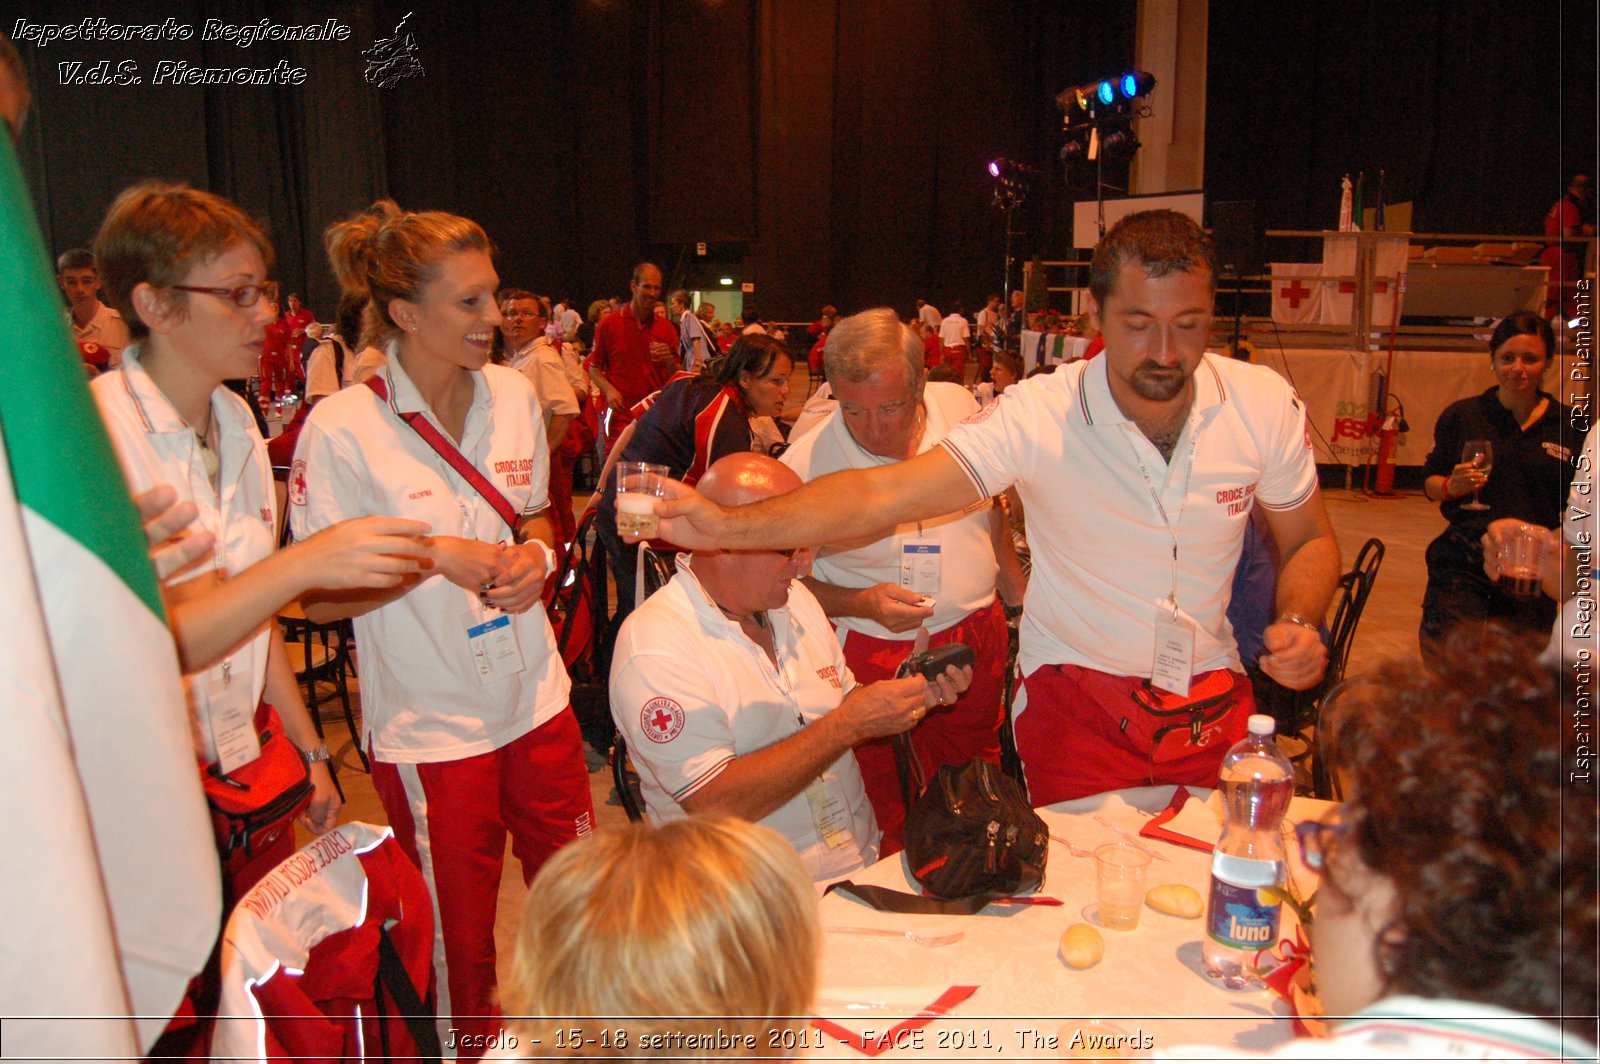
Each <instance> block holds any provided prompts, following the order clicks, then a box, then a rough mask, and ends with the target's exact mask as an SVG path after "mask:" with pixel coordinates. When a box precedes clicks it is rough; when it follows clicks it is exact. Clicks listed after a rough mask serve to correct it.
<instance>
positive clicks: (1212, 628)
mask: <svg viewBox="0 0 1600 1064" xmlns="http://www.w3.org/2000/svg"><path fill="white" fill-rule="evenodd" d="M1107 365H1108V362H1107V360H1106V359H1105V358H1097V359H1094V360H1092V361H1089V362H1074V363H1071V364H1069V365H1066V366H1063V367H1062V368H1061V369H1059V370H1057V371H1056V372H1055V373H1052V374H1049V375H1047V376H1042V377H1034V378H1032V379H1030V380H1026V381H1023V382H1021V383H1019V384H1016V385H1013V386H1012V387H1010V388H1007V389H1006V391H1005V394H1004V395H1002V396H1000V398H999V399H998V400H997V401H996V402H994V403H992V404H990V405H989V406H986V407H984V408H983V409H982V410H980V411H979V412H978V413H977V414H975V415H973V416H972V417H970V418H968V419H967V421H966V422H965V423H963V424H961V425H959V426H957V427H956V428H955V429H954V430H953V431H952V432H951V433H950V435H949V437H948V438H947V439H946V440H945V441H944V444H943V446H944V447H945V449H946V450H948V451H949V452H950V454H951V455H952V456H954V457H955V459H956V460H957V461H958V462H960V463H961V465H962V466H963V468H965V470H966V471H967V474H968V475H969V476H970V477H971V478H972V482H973V484H974V485H976V487H977V489H978V490H979V491H980V492H982V493H983V495H985V496H990V495H994V494H995V493H997V492H1000V491H1003V490H1005V488H1006V487H1008V486H1010V485H1012V484H1015V485H1016V486H1017V489H1018V491H1019V492H1020V494H1021V496H1022V502H1023V505H1024V506H1025V507H1026V508H1027V513H1028V529H1029V532H1030V534H1029V536H1028V542H1029V545H1030V546H1031V547H1032V548H1033V576H1032V579H1030V580H1029V582H1028V595H1027V603H1026V607H1027V608H1026V609H1025V610H1024V612H1023V618H1022V630H1021V642H1022V651H1021V661H1022V667H1023V671H1024V674H1026V673H1030V672H1032V671H1033V670H1034V669H1037V668H1038V667H1040V666H1041V665H1049V664H1076V665H1083V666H1087V667H1089V668H1093V669H1098V670H1100V671H1102V672H1107V673H1111V674H1113V675H1118V676H1136V677H1149V676H1150V674H1151V671H1152V669H1153V667H1154V658H1155V622H1156V617H1157V611H1158V610H1160V609H1161V608H1162V604H1163V603H1165V602H1166V601H1167V596H1168V594H1169V593H1171V592H1173V591H1174V590H1176V594H1177V601H1178V609H1179V611H1180V613H1181V614H1182V615H1183V616H1185V617H1187V618H1188V619H1189V621H1190V622H1191V623H1192V624H1193V625H1194V628H1195V660H1194V668H1195V672H1196V673H1200V672H1203V671H1206V670H1209V669H1219V668H1224V667H1226V668H1233V669H1237V668H1239V655H1238V650H1237V648H1236V646H1235V644H1234V639H1233V631H1232V629H1231V628H1230V627H1229V625H1228V619H1227V606H1228V594H1229V587H1230V585H1231V582H1232V580H1233V571H1234V569H1235V568H1236V567H1237V565H1238V561H1239V551H1240V548H1241V545H1242V543H1243V540H1244V526H1245V524H1246V523H1247V522H1248V521H1249V518H1250V506H1251V503H1252V501H1254V502H1255V503H1258V504H1260V505H1261V506H1264V507H1266V508H1267V509H1269V510H1288V509H1293V508H1294V507H1296V506H1299V505H1301V504H1302V503H1304V502H1305V501H1306V500H1307V499H1309V498H1310V497H1311V495H1312V493H1313V492H1314V491H1315V490H1316V486H1317V467H1316V464H1315V462H1314V460H1313V458H1312V453H1311V442H1310V435H1309V433H1308V431H1307V429H1306V417H1305V409H1304V406H1303V404H1302V403H1301V402H1300V399H1299V397H1298V396H1296V395H1295V394H1294V392H1293V390H1291V389H1290V387H1289V386H1288V384H1287V383H1285V382H1284V380H1283V378H1281V377H1279V376H1278V375H1277V374H1276V373H1274V372H1273V371H1272V370H1270V369H1268V368H1266V367H1265V366H1253V365H1249V364H1247V363H1243V362H1235V361H1233V360H1232V359H1226V358H1219V357H1217V356H1215V355H1206V356H1205V358H1204V360H1203V361H1202V362H1201V364H1200V365H1199V367H1197V368H1196V370H1195V374H1194V384H1195V398H1194V404H1193V406H1192V407H1191V408H1190V412H1189V420H1188V423H1187V425H1186V427H1185V428H1184V430H1183V435H1182V436H1181V437H1180V438H1179V440H1178V445H1177V448H1176V450H1174V452H1173V456H1172V465H1171V467H1170V468H1169V467H1168V465H1167V463H1166V462H1164V461H1163V460H1162V458H1161V454H1160V452H1159V451H1157V450H1156V448H1155V445H1154V444H1152V443H1151V442H1150V441H1149V440H1148V439H1146V438H1145V436H1144V433H1142V432H1141V431H1140V430H1139V427H1138V426H1137V425H1135V424H1134V423H1133V421H1132V420H1131V419H1130V418H1128V417H1127V416H1126V415H1124V414H1123V413H1122V411H1121V409H1120V408H1119V407H1118V406H1117V404H1116V401H1115V400H1114V399H1113V398H1112V396H1111V389H1110V385H1109V383H1108V381H1107V379H1106V366H1107ZM1141 470H1142V471H1141ZM1153 492H1154V493H1159V496H1160V499H1161V503H1162V506H1163V507H1164V508H1165V510H1166V514H1167V517H1168V518H1170V520H1171V526H1172V527H1173V528H1174V529H1175V531H1176V536H1177V560H1176V565H1174V562H1173V535H1174V533H1173V531H1169V523H1168V520H1166V519H1164V518H1163V517H1162V514H1161V511H1160V510H1158V508H1157V506H1156V502H1155V498H1154V497H1153V494H1152V493H1153ZM1174 569H1175V570H1176V588H1175V589H1174V583H1173V581H1174ZM1169 615H1170V611H1169Z"/></svg>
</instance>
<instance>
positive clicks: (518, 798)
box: [372, 709, 594, 1057]
mask: <svg viewBox="0 0 1600 1064" xmlns="http://www.w3.org/2000/svg"><path fill="white" fill-rule="evenodd" d="M372 784H373V787H374V788H375V789H376V790H377V792H378V799H379V800H380V801H381V802H382V803H383V809H384V812H385V813H386V814H388V817H389V824H390V826H391V827H393V828H394V834H395V838H396V839H397V840H399V842H400V845H401V847H402V848H403V849H404V850H405V852H406V854H407V856H409V857H410V858H411V859H412V860H413V861H415V862H416V864H417V867H418V868H419V869H421V870H422V876H423V878H424V879H426V880H427V881H428V892H429V893H430V894H432V895H433V907H434V914H435V916H436V919H435V921H434V926H435V930H434V948H433V966H434V971H435V974H436V976H437V980H438V988H439V1037H440V1039H441V1040H443V1039H444V1038H445V1037H446V1034H447V1032H448V1031H449V1029H450V1028H451V1027H454V1028H456V1029H457V1030H458V1031H459V1032H460V1033H461V1034H470V1035H489V1034H494V1033H496V1032H498V1030H499V1024H498V1023H496V1022H495V1018H496V1017H497V1016H498V1015H499V1006H498V1004H497V998H498V995H497V993H496V985H495V947H494V919H495V902H496V900H497V899H498V897H499V894H500V872H501V868H502V866H503V864H504V862H505V849H506V834H507V832H508V831H509V832H510V835H511V852H512V853H514V854H516V857H517V860H518V861H519V862H521V864H522V881H523V882H524V883H527V882H528V881H529V880H531V879H533V875H534V873H535V872H537V871H538V870H539V867H540V866H541V865H543V864H544V862H545V861H546V860H548V859H549V857H550V855H551V854H553V853H555V852H556V850H557V849H559V848H560V847H561V846H562V845H564V844H565V843H568V842H571V841H572V840H573V839H576V838H579V837H581V836H583V835H587V834H589V833H590V832H591V831H592V830H594V805H593V803H592V802H591V801H590V798H589V773H588V771H587V769H585V767H584V762H583V749H582V746H581V740H580V738H579V735H578V722H577V719H576V718H574V717H573V715H572V711H571V710H570V709H568V710H564V711H562V713H561V714H560V715H559V716H556V717H554V718H553V719H551V720H549V721H547V722H546V723H544V724H542V725H540V726H539V727H538V728H535V729H533V730H532V731H530V732H528V733H527V734H526V735H523V736H521V737H520V738H517V739H514V740H512V741H511V742H509V743H507V744H506V745H505V746H502V747H500V748H499V749H498V750H491V751H489V752H488V753H485V754H478V755H476V756H473V757H465V758H462V759H460V760H458V761H435V762H430V763H426V764H420V765H397V764H391V763H388V762H383V761H379V760H378V759H377V758H376V756H374V757H373V759H372ZM463 1041H469V1040H463ZM461 1055H462V1056H463V1057H466V1056H469V1055H470V1056H478V1055H481V1051H475V1052H471V1053H468V1052H462V1054H461Z"/></svg>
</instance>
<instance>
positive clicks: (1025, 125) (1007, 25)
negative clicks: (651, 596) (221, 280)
mask: <svg viewBox="0 0 1600 1064" xmlns="http://www.w3.org/2000/svg"><path fill="white" fill-rule="evenodd" d="M407 11H413V12H414V14H413V17H412V24H413V28H414V32H415V34H416V37H417V40H418V47H419V51H418V59H419V61H420V62H421V64H422V66H423V68H424V70H425V71H426V74H425V76H424V77H420V78H413V79H409V80H406V81H402V82H401V83H399V85H398V86H397V87H395V88H394V89H392V90H380V89H377V88H375V87H373V86H371V85H369V84H367V83H366V81H365V80H364V78H363V62H362V59H361V57H360V51H361V50H362V49H363V48H366V47H367V46H369V45H370V44H371V43H372V41H373V40H374V38H375V37H376V36H380V35H387V34H388V33H389V32H390V31H391V29H392V27H393V26H394V25H395V23H397V22H398V21H399V19H400V18H401V16H403V15H404V14H405V13H406V12H407ZM1135 12H1136V7H1135V0H1109V2H1104V3H1095V4H1087V3H1067V2H1059V3H1038V2H1036V0H950V2H946V3H939V4H931V3H928V2H926V0H873V2H862V0H527V2H522V3H514V4H513V3H504V4H470V3H456V4H448V5H447V4H442V3H434V2H430V0H417V2H415V3H408V2H404V0H333V2H319V0H272V2H269V0H229V2H226V3H223V2H220V0H117V2H105V3H101V4H99V5H96V7H95V10H93V11H88V10H86V9H85V10H80V9H78V8H75V7H73V8H66V7H63V6H62V5H60V4H59V3H49V2H45V0H8V3H7V4H6V5H5V19H4V26H3V28H4V29H5V30H6V31H7V32H10V31H11V30H13V28H14V26H15V22H16V20H17V19H30V20H33V21H36V22H49V21H60V20H62V19H66V18H70V19H79V18H82V17H84V16H85V15H90V14H92V15H104V16H105V17H108V18H112V19H115V20H118V21H124V22H147V21H148V22H159V21H161V20H163V19H166V18H169V17H170V18H174V19H176V20H177V21H179V22H183V23H188V24H191V25H194V26H195V27H196V28H197V29H198V28H199V27H201V26H202V24H203V23H204V20H205V19H207V18H220V19H224V20H225V21H228V22H230V23H246V22H255V21H258V20H259V19H261V18H270V19H272V20H274V21H277V22H283V23H305V22H312V21H320V20H322V19H325V18H330V17H331V18H337V19H340V20H341V21H343V22H344V23H346V24H347V25H349V26H350V27H351V30H352V36H351V40H349V41H347V42H343V43H295V44H284V43H273V42H261V43H257V44H255V45H253V46H252V47H251V48H249V49H241V48H238V47H237V46H235V45H232V44H227V43H221V42H210V43H204V42H201V41H199V40H198V39H197V38H196V39H193V40H190V41H187V42H165V43H159V44H120V43H119V44H106V43H97V44H89V45H85V44H81V43H63V42H56V43H54V44H52V45H50V46H49V47H48V48H43V49H41V48H39V47H38V46H37V45H34V44H29V43H22V44H21V45H20V48H21V51H22V53H23V56H24V58H25V60H26V61H27V63H28V65H29V69H30V72H31V74H32V77H33V80H34V85H35V97H36V104H35V110H34V114H33V119H32V121H31V123H30V126H29V128H28V131H27V134H26V137H25V140H24V144H23V157H24V161H25V165H26V167H27V169H28V173H29V177H30V180H31V181H32V183H33V187H34V190H35V195H36V199H37V202H38V205H39V211H40V216H41V221H42V223H43V225H44V228H45V232H46V235H47V238H48V239H49V241H50V242H51V244H52V246H53V247H55V248H57V249H62V248H66V247H69V246H72V245H75V244H82V243H86V242H88V240H89V239H90V238H91V237H92V235H93V232H94V229H95V227H96V225H97V223H98V220H99V218H100V216H101V214H102V213H103V212H104V210H105V208H106V206H107V204H108V203H109V202H110V200H111V198H112V197H113V196H114V195H115V193H116V191H117V190H118V189H120V188H122V187H124V186H125V185H127V184H128V183H130V182H132V181H134V180H136V179H138V178H142V177H161V178H169V179H174V180H183V181H189V182H192V183H195V184H197V185H201V186H204V187H208V188H212V189H215V190H216V191H218V192H220V193H222V194H224V195H227V196H230V197H232V198H234V199H236V200H238V201H239V202H240V203H241V204H243V205H244V206H246V207H247V208H248V209H250V210H251V211H253V212H255V213H256V214H258V215H260V216H261V217H262V218H264V219H265V220H266V221H267V222H268V223H269V224H270V226H271V228H272V232H273V236H274V239H275V241H276V243H277V247H278V258H279V266H278V269H277V272H278V274H279V276H280V277H282V279H283V280H284V281H285V282H286V284H288V285H289V286H290V287H291V288H292V289H295V290H299V291H303V292H305V293H306V295H307V296H308V301H309V303H310V305H311V306H312V307H313V308H315V309H316V310H318V311H319V312H320V313H322V314H325V315H327V314H331V311H332V307H333V304H334V297H335V293H334V290H333V281H332V278H331V276H330V275H329V273H328V269H327V265H326V262H325V261H324V258H323V255H322V250H321V233H322V230H323V228H324V227H325V226H326V225H327V224H328V223H329V222H330V221H332V220H334V219H335V218H338V217H340V216H341V215H343V214H345V213H348V212H350V211H352V210H355V209H358V208H360V207H362V206H364V205H365V204H366V203H368V202H370V201H371V200H372V199H374V198H376V197H378V196H381V195H389V196H393V197H394V198H395V199H397V200H398V201H399V202H400V203H401V204H402V205H403V206H406V207H409V208H439V209H445V210H452V211H458V212H460V213H463V214H467V215H469V216H471V217H473V218H475V219H477V220H478V221H480V222H482V223H483V225H484V227H485V228H486V229H487V230H488V231H489V233H490V235H491V236H492V237H493V238H494V240H495V242H496V243H497V245H498V246H499V248H500V259H499V267H500V272H501V274H502V277H503V278H504V279H505V281H506V282H507V283H515V284H518V285H522V286H531V287H535V288H540V289H547V290H550V291H551V292H552V294H555V295H557V296H560V295H564V294H565V295H572V296H575V297H577V298H578V299H579V300H580V301H587V300H589V299H591V298H595V297H597V296H601V295H608V294H620V293H622V292H624V291H625V290H626V284H627V276H628V268H629V266H630V265H631V264H632V263H633V262H634V261H636V260H638V259H639V258H643V257H649V258H653V259H655V260H656V261H657V262H659V263H660V265H661V266H662V268H663V270H664V271H665V272H666V274H667V280H668V283H669V284H678V283H684V284H688V285H690V286H700V285H704V284H707V283H708V282H714V281H715V278H716V277H717V276H720V275H728V274H732V275H736V276H738V277H739V278H740V279H741V280H748V281H752V282H753V283H754V284H755V286H756V288H755V293H754V294H753V295H752V296H750V297H749V301H748V302H749V305H750V306H751V307H754V308H756V309H758V310H759V311H760V312H761V313H762V314H763V315H766V316H769V317H776V318H779V319H790V320H803V319H809V318H810V317H812V316H813V315H814V314H815V312H816V309H817V307H818V306H819V305H820V304H821V303H823V302H833V303H836V304H838V305H839V306H840V307H841V308H842V309H846V310H853V309H858V308H861V307H865V306H871V305H876V304H881V303H889V304H892V305H894V306H896V307H898V308H900V309H901V310H902V311H903V312H909V310H910V308H911V306H912V301H913V300H914V299H916V298H917V297H923V298H927V299H929V300H931V301H932V302H934V303H935V304H937V305H939V306H940V307H941V308H948V307H949V306H950V305H951V304H952V303H953V302H954V301H955V300H957V299H963V300H965V301H966V302H967V303H968V306H969V309H973V308H974V307H975V305H976V303H977V302H978V301H980V300H981V299H982V298H983V296H984V295H985V294H986V293H987V292H988V291H990V290H996V289H998V288H999V287H1000V285H1001V280H1002V278H1001V270H1002V263H1003V243H1004V222H1003V218H1002V216H1001V214H1000V212H999V211H997V210H995V209H993V208H992V207H991V206H990V202H989V201H990V187H989V179H988V177H987V175H986V174H985V172H984V164H985V163H986V162H987V161H988V160H989V159H991V158H994V157H995V156H1008V157H1011V158H1015V159H1018V160H1021V161H1023V162H1026V163H1031V164H1034V165H1037V166H1039V167H1040V169H1041V177H1040V180H1039V182H1038V186H1037V187H1036V189H1035V190H1034V192H1033V194H1032V196H1031V197H1030V198H1029V200H1028V201H1027V203H1026V204H1025V205H1024V206H1023V208H1022V209H1021V210H1020V211H1019V214H1018V228H1019V229H1020V230H1021V232H1022V236H1021V238H1020V239H1019V241H1018V244H1017V248H1016V251H1017V254H1018V257H1019V258H1020V257H1025V256H1027V255H1029V254H1032V253H1034V252H1042V253H1044V254H1046V255H1047V256H1061V255H1063V254H1065V253H1066V252H1067V251H1068V244H1069V238H1070V229H1071V204H1072V200H1073V199H1074V198H1076V197H1077V195H1078V193H1075V192H1073V191H1071V190H1069V189H1068V188H1067V186H1066V183H1065V181H1064V180H1063V176H1062V173H1061V169H1060V165H1059V163H1058V162H1057V160H1056V153H1057V150H1058V148H1059V147H1060V115H1059V113H1058V112H1057V111H1056V109H1055V107H1054V105H1053V103H1052V102H1051V98H1052V97H1053V96H1054V94H1055V93H1056V92H1058V91H1060V90H1061V89H1063V88H1065V87H1066V86H1068V85H1072V84H1078V83H1081V82H1083V81H1087V80H1089V79H1091V78H1096V77H1100V76H1104V75H1109V74H1112V73H1115V72H1117V71H1119V70H1121V69H1124V68H1125V67H1127V66H1128V65H1130V63H1131V59H1132V55H1133V38H1134V19H1135ZM1563 19H1564V21H1563ZM1211 21H1212V28H1211V35H1210V41H1211V43H1210V55H1209V90H1208V100H1207V108H1208V120H1207V121H1208V129H1207V138H1206V143H1207V159H1206V171H1207V175H1208V179H1207V186H1208V188H1207V191H1208V193H1209V194H1210V196H1211V198H1212V199H1214V200H1215V199H1258V200H1261V201H1262V202H1263V204H1264V205H1265V206H1264V208H1263V211H1262V218H1263V220H1264V221H1265V223H1266V224H1268V225H1272V226H1275V227H1301V226H1321V225H1325V224H1330V223H1331V222H1332V221H1333V218H1334V214H1335V212H1336V210H1337V204H1338V201H1337V181H1338V176H1339V175H1340V174H1341V173H1343V172H1344V171H1345V170H1347V169H1348V170H1352V171H1354V170H1361V169H1365V170H1367V171H1368V172H1369V173H1373V172H1375V171H1376V170H1377V169H1379V168H1380V167H1383V168H1386V169H1387V170H1388V180H1389V191H1390V198H1391V199H1392V200H1400V199H1407V198H1410V199H1414V200H1415V201H1416V202H1417V212H1418V214H1417V219H1418V224H1419V225H1423V226H1427V227H1430V228H1439V229H1456V230H1478V231H1482V230H1515V229H1521V230H1524V231H1531V230H1532V229H1533V228H1534V227H1535V226H1536V225H1537V224H1538V222H1539V219H1540V218H1542V216H1543V213H1544V211H1545V210H1546V209H1547V208H1548V206H1549V204H1550V203H1551V202H1553V201H1554V199H1555V198H1556V196H1557V195H1558V194H1559V191H1560V183H1561V180H1562V176H1561V175H1562V171H1563V167H1565V166H1566V165H1567V161H1566V160H1568V159H1573V158H1577V157H1580V156H1592V155H1593V151H1594V128H1593V126H1594V115H1595V99H1594V96H1595V90H1594V80H1595V79H1594V66H1593V62H1594V51H1595V36H1594V5H1593V4H1592V3H1589V4H1587V5H1585V4H1568V5H1567V6H1565V7H1560V6H1556V5H1549V4H1510V3H1503V4H1494V3H1487V2H1472V0H1456V2H1451V3H1444V2H1434V3H1418V4H1402V5H1393V4H1390V5H1379V4H1378V3H1376V2H1372V3H1362V2H1357V0H1351V2H1349V3H1345V4H1341V5H1338V6H1337V10H1336V11H1334V10H1332V9H1330V8H1329V6H1327V5H1300V6H1299V7H1296V6H1294V5H1282V4H1279V3H1266V2H1255V0H1226V2H1216V3H1213V4H1212V15H1211ZM161 59H168V60H183V61H187V62H191V63H194V64H196V65H201V66H236V65H241V64H242V65H248V66H263V67H269V66H272V65H273V64H274V63H276V62H278V61H279V60H280V59H281V60H285V61H287V62H289V63H290V64H292V65H294V66H298V67H304V68H305V69H306V70H307V72H308V78H307V82H306V84H305V85H304V86H302V87H298V88H254V87H239V86H226V87H225V86H211V87H172V86H156V85H153V84H151V83H150V81H151V78H152V75H153V73H154V70H155V64H156V62H157V61H158V60H161ZM101 60H110V61H111V67H112V68H113V69H114V68H115V66H116V64H117V63H118V62H121V61H124V60H130V61H134V62H137V63H138V64H139V67H140V72H141V74H142V75H143V76H144V78H145V83H144V84H142V85H138V86H89V85H67V84H62V83H61V81H62V79H61V68H60V67H59V66H58V64H60V63H65V62H83V63H85V65H86V66H90V67H92V65H93V64H95V63H98V62H99V61H101ZM1563 63H1565V68H1563V67H1562V65H1561V64H1563ZM1168 90H1169V87H1166V86H1158V87H1157V89H1156V92H1155V94H1154V96H1153V97H1152V98H1151V105H1152V106H1153V107H1156V108H1159V107H1161V106H1163V103H1164V100H1163V93H1165V92H1167V91H1168ZM697 241H704V242H706V244H707V246H708V247H707V250H708V254H707V256H706V257H705V258H703V259H702V258H700V257H699V256H697V255H696V254H695V246H694V245H695V243H696V242H697Z"/></svg>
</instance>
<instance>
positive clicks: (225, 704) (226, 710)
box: [205, 661, 261, 775]
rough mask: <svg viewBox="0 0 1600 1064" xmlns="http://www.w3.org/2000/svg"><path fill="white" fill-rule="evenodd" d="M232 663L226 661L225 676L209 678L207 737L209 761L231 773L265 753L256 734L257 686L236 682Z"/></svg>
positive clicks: (207, 685)
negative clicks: (255, 692) (255, 695)
mask: <svg viewBox="0 0 1600 1064" xmlns="http://www.w3.org/2000/svg"><path fill="white" fill-rule="evenodd" d="M232 672H233V669H232V662H230V661H225V662H223V663H222V675H221V676H220V677H218V676H210V677H207V678H206V686H205V690H206V715H205V723H206V740H207V743H208V744H209V745H210V747H211V749H209V750H207V751H206V756H207V758H208V760H215V761H216V763H217V769H218V771H220V772H221V773H222V774H223V775H227V774H228V773H230V772H233V771H235V770H236V769H240V768H243V767H244V766H245V765H248V764H249V763H250V762H252V761H254V760H255V759H256V758H258V757H260V756H261V737H260V736H258V735H257V734H256V700H255V698H254V697H253V696H252V692H253V690H254V686H253V685H252V684H248V683H242V682H241V683H235V682H234V681H233V675H232Z"/></svg>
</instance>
